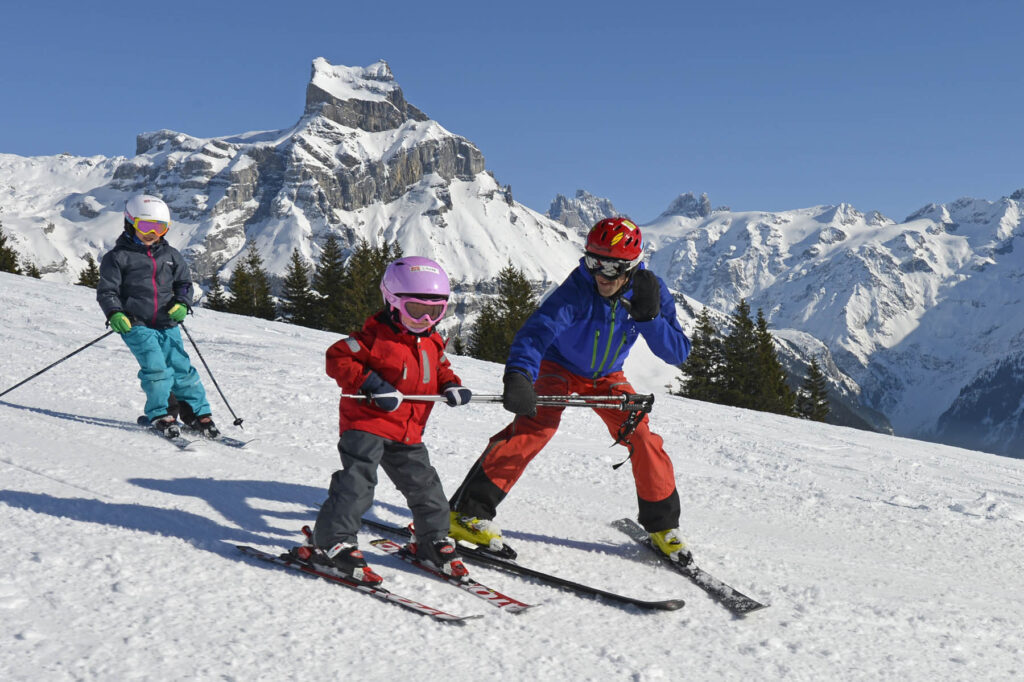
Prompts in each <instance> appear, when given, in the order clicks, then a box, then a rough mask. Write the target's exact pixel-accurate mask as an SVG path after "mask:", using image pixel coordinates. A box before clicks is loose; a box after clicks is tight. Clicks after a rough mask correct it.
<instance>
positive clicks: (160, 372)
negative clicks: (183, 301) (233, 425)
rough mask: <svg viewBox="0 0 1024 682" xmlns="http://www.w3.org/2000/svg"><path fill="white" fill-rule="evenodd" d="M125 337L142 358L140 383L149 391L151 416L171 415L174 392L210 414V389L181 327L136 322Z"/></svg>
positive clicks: (196, 412) (198, 413) (202, 412)
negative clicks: (190, 355) (188, 350)
mask: <svg viewBox="0 0 1024 682" xmlns="http://www.w3.org/2000/svg"><path fill="white" fill-rule="evenodd" d="M121 338H122V339H124V342H125V344H126V345H127V346H128V349H129V350H130V351H131V352H132V355H134V356H135V359H136V360H138V361H139V382H140V383H141V384H142V390H143V391H145V392H146V416H147V417H149V418H150V419H155V418H156V417H162V416H163V415H165V414H167V400H168V398H169V397H170V395H171V391H174V396H175V397H176V398H177V399H178V400H179V401H184V402H186V403H188V405H189V407H191V408H192V411H193V412H194V413H195V414H197V415H203V414H210V403H209V402H207V400H206V389H204V388H203V383H202V381H200V380H199V372H197V371H196V369H195V367H193V366H192V363H191V362H190V361H189V359H188V353H186V352H185V346H184V345H182V342H181V331H180V330H179V329H178V328H177V327H171V328H170V329H150V328H149V327H144V326H142V325H134V326H133V327H132V328H131V329H129V330H128V331H127V332H125V333H124V334H122V335H121Z"/></svg>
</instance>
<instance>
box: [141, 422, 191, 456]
mask: <svg viewBox="0 0 1024 682" xmlns="http://www.w3.org/2000/svg"><path fill="white" fill-rule="evenodd" d="M135 423H136V424H138V425H139V426H141V427H142V428H144V429H145V430H146V431H147V432H149V433H151V434H152V435H154V436H156V437H157V438H159V439H160V440H164V441H167V442H168V443H170V444H172V445H175V446H177V447H178V449H179V450H187V449H188V447H189V446H190V445H192V443H195V441H194V440H189V439H188V438H185V437H184V436H180V435H179V436H174V437H173V438H168V437H167V436H165V435H164V434H162V433H160V432H159V431H157V430H156V429H154V428H153V426H152V424H150V423H149V418H148V417H146V416H141V417H139V418H138V419H136V420H135Z"/></svg>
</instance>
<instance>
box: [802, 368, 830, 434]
mask: <svg viewBox="0 0 1024 682" xmlns="http://www.w3.org/2000/svg"><path fill="white" fill-rule="evenodd" d="M796 411H797V414H798V415H799V416H801V417H803V418H804V419H810V420H811V421H816V422H823V421H825V418H826V417H827V416H828V415H829V413H830V412H831V411H832V408H831V407H830V406H829V403H828V381H827V380H826V379H825V374H824V372H822V371H821V365H819V364H818V360H817V358H812V359H811V364H810V366H809V367H808V368H807V376H806V377H804V381H803V383H802V384H801V385H800V390H799V391H797V404H796Z"/></svg>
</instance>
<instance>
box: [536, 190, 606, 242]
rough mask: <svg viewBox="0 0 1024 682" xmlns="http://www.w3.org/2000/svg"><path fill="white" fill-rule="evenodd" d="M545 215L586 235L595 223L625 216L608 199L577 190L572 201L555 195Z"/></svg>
mask: <svg viewBox="0 0 1024 682" xmlns="http://www.w3.org/2000/svg"><path fill="white" fill-rule="evenodd" d="M545 215H546V216H547V217H548V218H551V219H552V220H557V221H558V222H560V223H562V224H563V225H565V226H566V227H568V228H571V229H573V230H576V231H577V232H579V233H580V234H586V233H587V231H589V230H590V228H591V227H593V226H594V223H596V222H597V221H599V220H603V219H604V218H614V217H617V216H622V215H625V214H623V213H620V212H619V211H618V210H616V208H615V206H614V205H613V204H612V202H611V200H610V199H605V198H603V197H598V196H594V195H593V194H591V193H590V192H587V191H586V190H582V189H578V190H576V195H575V196H574V197H573V198H572V199H569V198H568V197H566V196H565V195H562V194H558V195H556V196H555V198H554V199H553V200H552V201H551V207H550V208H548V212H547V213H546V214H545Z"/></svg>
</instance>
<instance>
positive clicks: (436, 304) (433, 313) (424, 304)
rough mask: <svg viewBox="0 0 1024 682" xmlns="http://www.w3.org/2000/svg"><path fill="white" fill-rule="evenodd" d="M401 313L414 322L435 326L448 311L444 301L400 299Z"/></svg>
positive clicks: (446, 302)
mask: <svg viewBox="0 0 1024 682" xmlns="http://www.w3.org/2000/svg"><path fill="white" fill-rule="evenodd" d="M400 301H401V310H402V313H403V314H404V315H405V316H406V317H408V318H409V319H411V320H413V321H414V322H423V321H424V320H426V321H428V322H430V324H437V323H438V322H440V321H441V318H442V317H444V314H445V312H446V311H447V310H448V301H447V300H446V299H443V298H440V299H424V298H401V299H400Z"/></svg>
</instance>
